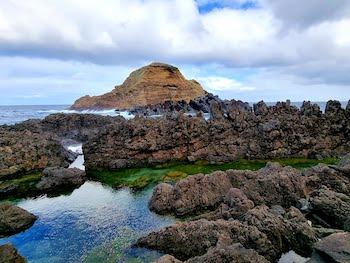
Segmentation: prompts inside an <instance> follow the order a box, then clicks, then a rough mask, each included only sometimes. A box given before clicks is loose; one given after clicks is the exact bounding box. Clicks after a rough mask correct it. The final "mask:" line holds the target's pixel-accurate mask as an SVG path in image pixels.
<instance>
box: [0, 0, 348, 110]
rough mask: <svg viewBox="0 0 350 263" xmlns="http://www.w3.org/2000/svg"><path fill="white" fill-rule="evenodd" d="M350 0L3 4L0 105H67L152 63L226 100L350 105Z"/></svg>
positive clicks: (38, 0)
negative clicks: (173, 68)
mask: <svg viewBox="0 0 350 263" xmlns="http://www.w3.org/2000/svg"><path fill="white" fill-rule="evenodd" d="M349 28H350V1H348V0H333V1H323V0H309V1H304V2H303V3H302V4H299V5H298V6H295V1H294V0H279V1H275V0H250V1H247V0H221V1H220V0H100V1H97V0H51V1H44V0H27V1H20V0H2V1H0V93H1V96H0V105H8V104H71V103H73V101H74V100H75V99H77V98H78V97H80V96H82V95H86V94H89V95H98V94H102V93H104V92H107V91H110V90H111V89H112V88H113V87H114V86H115V85H117V84H120V83H122V82H123V80H124V79H125V78H126V77H127V76H128V74H129V73H130V72H131V71H132V70H134V69H136V68H138V67H141V66H144V65H146V64H148V63H151V62H153V61H160V62H165V63H169V64H173V65H175V66H177V67H179V68H180V70H181V71H182V72H183V74H184V75H185V76H186V77H187V78H191V79H197V80H198V81H200V82H201V83H202V85H203V86H204V88H205V89H206V90H208V91H210V92H212V93H214V94H218V95H219V96H221V97H223V98H234V99H241V100H244V101H251V102H253V101H259V100H262V99H263V100H265V101H277V100H285V99H291V100H293V101H302V100H313V101H323V100H328V99H338V100H343V101H346V100H348V99H350V88H349V84H350V74H349V72H350V34H349V30H348V29H349Z"/></svg>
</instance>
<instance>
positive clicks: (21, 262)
mask: <svg viewBox="0 0 350 263" xmlns="http://www.w3.org/2000/svg"><path fill="white" fill-rule="evenodd" d="M0 262H1V263H26V262H27V260H26V259H25V258H24V257H22V256H21V255H20V254H18V252H17V249H16V248H15V247H14V246H13V245H12V244H5V245H1V246H0Z"/></svg>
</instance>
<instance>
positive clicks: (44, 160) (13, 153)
mask: <svg viewBox="0 0 350 263" xmlns="http://www.w3.org/2000/svg"><path fill="white" fill-rule="evenodd" d="M67 159H68V155H67V151H65V150H64V148H63V146H62V145H61V144H60V142H59V140H58V138H57V137H56V136H55V135H54V134H51V133H36V132H31V131H29V130H23V131H9V130H6V129H2V128H1V127H0V179H9V178H11V177H15V176H17V175H18V174H24V173H29V172H34V171H40V170H43V169H44V168H45V167H47V166H62V167H65V166H68V165H69V163H68V160H67Z"/></svg>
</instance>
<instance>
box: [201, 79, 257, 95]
mask: <svg viewBox="0 0 350 263" xmlns="http://www.w3.org/2000/svg"><path fill="white" fill-rule="evenodd" d="M199 82H200V83H201V84H202V85H203V87H204V88H205V89H207V90H208V91H214V92H215V91H238V92H247V91H253V90H255V87H250V86H245V85H244V84H243V83H241V82H239V81H237V80H235V79H231V78H225V77H219V76H210V77H202V78H199Z"/></svg>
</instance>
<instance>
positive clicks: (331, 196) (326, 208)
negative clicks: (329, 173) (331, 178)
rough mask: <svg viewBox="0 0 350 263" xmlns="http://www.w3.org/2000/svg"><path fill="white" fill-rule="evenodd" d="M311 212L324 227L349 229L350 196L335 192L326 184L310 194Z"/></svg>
mask: <svg viewBox="0 0 350 263" xmlns="http://www.w3.org/2000/svg"><path fill="white" fill-rule="evenodd" d="M310 206H311V212H312V214H314V215H316V216H317V217H314V218H315V219H316V220H317V219H321V220H319V223H320V224H321V225H322V224H323V225H324V224H325V226H326V227H336V228H340V229H344V230H347V231H349V230H350V196H348V195H345V194H343V193H337V192H334V191H332V190H330V189H328V188H327V187H326V186H323V187H322V188H321V189H319V190H316V191H315V192H313V193H311V195H310Z"/></svg>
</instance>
